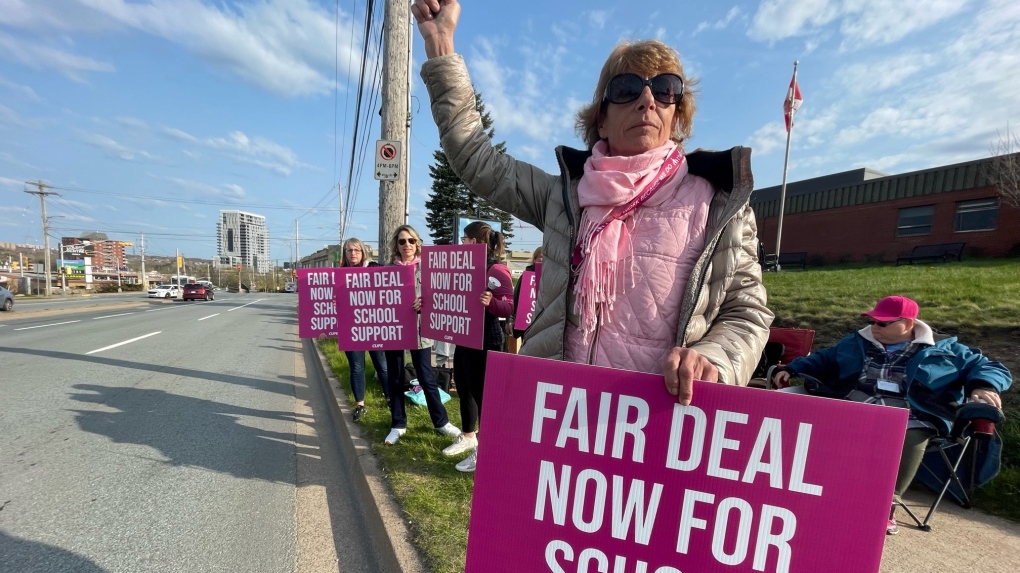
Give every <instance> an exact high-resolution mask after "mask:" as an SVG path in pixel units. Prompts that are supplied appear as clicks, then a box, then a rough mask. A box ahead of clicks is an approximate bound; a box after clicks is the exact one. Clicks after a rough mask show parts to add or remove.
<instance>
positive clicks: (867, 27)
mask: <svg viewBox="0 0 1020 573" xmlns="http://www.w3.org/2000/svg"><path fill="white" fill-rule="evenodd" d="M967 3H968V0H923V1H917V2H909V1H900V2H889V1H888V0H845V2H844V6H843V10H844V14H845V17H844V18H843V22H842V24H841V25H840V32H841V33H842V34H843V36H844V38H845V39H844V42H843V47H844V48H857V47H860V46H869V45H877V44H891V43H893V42H895V41H897V40H899V39H901V38H904V37H906V36H907V35H909V34H911V33H913V32H915V31H917V30H923V29H925V28H927V27H929V26H931V25H932V24H935V23H937V22H941V21H942V20H945V19H946V18H949V17H950V16H953V15H955V14H957V13H959V12H960V11H961V10H963V9H964V8H965V7H966V6H967Z"/></svg>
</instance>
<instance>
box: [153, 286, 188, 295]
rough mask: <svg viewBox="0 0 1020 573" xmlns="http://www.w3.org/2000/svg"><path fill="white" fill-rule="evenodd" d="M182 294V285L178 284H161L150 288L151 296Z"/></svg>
mask: <svg viewBox="0 0 1020 573" xmlns="http://www.w3.org/2000/svg"><path fill="white" fill-rule="evenodd" d="M179 296H181V287H179V286H177V285H159V286H157V287H156V288H153V289H149V298H177V297H179Z"/></svg>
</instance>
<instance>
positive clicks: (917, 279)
mask: <svg viewBox="0 0 1020 573" xmlns="http://www.w3.org/2000/svg"><path fill="white" fill-rule="evenodd" d="M765 284H766V286H767V287H768V291H769V307H770V308H772V310H773V311H774V312H775V313H776V323H775V324H776V325H777V326H789V327H802V328H813V329H815V330H816V341H815V342H816V347H820V346H824V345H828V344H832V343H834V342H835V341H837V340H839V339H840V338H841V337H842V336H844V335H845V334H847V333H849V332H851V331H853V330H856V329H857V328H859V327H860V325H861V321H860V317H859V313H860V312H861V311H863V310H867V309H870V308H871V307H872V306H873V305H874V303H875V301H876V300H878V299H879V298H881V297H883V296H885V295H889V294H903V295H906V296H909V297H911V298H913V299H914V300H916V301H918V303H919V304H920V306H921V318H922V319H923V320H924V321H926V322H928V323H929V324H931V325H932V326H933V327H935V328H936V330H938V331H941V332H946V333H951V334H958V335H959V336H960V337H961V342H963V343H964V344H968V345H972V346H976V347H979V348H981V349H982V350H983V351H984V352H985V353H986V354H988V355H989V356H990V357H992V358H993V359H996V360H1000V361H1002V362H1004V363H1005V364H1006V365H1007V366H1008V367H1009V368H1010V369H1011V370H1012V371H1013V372H1018V371H1020V350H1018V347H1020V344H1018V341H1020V305H1018V304H1017V301H1020V260H1017V259H997V260H984V261H966V262H962V263H949V264H940V265H913V266H901V267H892V266H874V265H871V266H865V265H850V266H840V267H825V268H822V269H810V270H806V271H790V272H783V273H767V274H766V275H765ZM320 347H321V348H322V349H323V351H324V352H325V353H326V355H327V357H328V358H329V360H330V364H331V365H332V367H333V371H334V372H335V373H336V375H337V377H338V379H339V380H341V382H342V384H343V386H344V387H345V388H347V381H348V371H347V361H346V358H345V357H344V355H343V353H342V352H339V351H337V349H336V341H335V340H325V341H322V342H320ZM367 368H368V370H369V372H368V378H369V382H368V384H367V386H368V388H367V390H366V404H367V406H368V414H367V415H366V416H365V417H364V418H363V419H362V421H361V422H360V423H361V424H362V425H363V426H364V428H365V430H366V431H367V433H368V436H369V438H370V439H371V441H372V443H373V447H372V449H373V453H374V454H375V455H376V456H377V457H378V458H379V460H380V463H381V465H382V467H383V468H384V473H385V475H386V478H387V479H388V480H389V482H390V484H391V486H392V488H393V491H394V492H395V494H396V497H397V500H398V501H399V503H400V504H401V505H402V506H403V508H404V511H405V513H406V517H407V520H408V521H409V522H410V526H411V530H412V534H413V536H414V542H415V544H416V545H417V546H418V547H419V548H420V549H421V551H422V553H423V554H424V556H425V559H426V560H427V561H428V566H429V568H430V569H431V570H432V571H433V572H434V573H455V572H458V573H459V572H462V571H463V570H464V559H465V555H466V546H467V528H468V518H469V515H470V505H471V491H472V487H473V485H474V477H473V474H461V473H459V472H457V471H456V470H455V469H454V467H453V466H454V464H455V463H456V462H457V461H459V460H460V459H462V458H463V457H465V456H459V457H457V458H453V459H449V458H445V457H444V456H443V455H442V453H441V451H440V450H442V448H443V447H445V446H446V445H447V444H448V443H450V440H449V438H444V437H441V436H439V435H437V434H436V433H435V432H434V431H433V430H432V423H431V421H430V420H429V417H428V413H427V411H426V410H425V408H424V407H416V406H412V405H409V406H408V415H409V420H408V432H407V434H405V436H404V437H403V438H401V441H400V444H399V447H386V446H384V445H383V438H384V437H385V436H386V433H387V432H388V431H389V424H390V416H389V410H388V409H387V408H386V404H385V402H384V400H383V397H382V392H381V390H380V389H379V385H378V384H377V383H373V382H372V377H373V372H372V366H371V361H368V363H367ZM1004 399H1005V402H1006V407H1005V411H1006V415H1007V422H1006V424H1004V425H1003V427H1002V428H1001V430H1002V433H1003V435H1004V440H1005V442H1006V444H1005V447H1004V458H1003V472H1002V473H1001V474H1000V475H999V477H998V478H996V479H995V481H993V482H992V483H991V484H989V485H988V486H986V487H985V488H983V489H982V490H981V491H980V492H979V496H978V499H977V505H978V506H979V507H982V508H984V509H986V510H988V511H991V512H993V513H998V514H1000V515H1004V516H1007V517H1010V518H1012V519H1015V520H1018V521H1020V397H1018V392H1017V391H1016V390H1010V391H1009V392H1007V393H1006V394H1005V395H1004ZM458 408H459V406H458V402H457V398H456V395H454V398H453V399H452V400H450V401H449V402H448V403H447V404H446V409H447V411H448V412H449V415H450V420H451V421H452V422H453V423H454V425H457V426H458V427H460V413H459V409H458Z"/></svg>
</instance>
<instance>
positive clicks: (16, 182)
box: [0, 177, 25, 189]
mask: <svg viewBox="0 0 1020 573" xmlns="http://www.w3.org/2000/svg"><path fill="white" fill-rule="evenodd" d="M0 185H4V186H5V187H17V188H18V189H21V188H22V187H24V186H25V180H24V179H11V178H10V177H0Z"/></svg>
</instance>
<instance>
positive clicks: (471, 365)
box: [443, 221, 514, 472]
mask: <svg viewBox="0 0 1020 573" xmlns="http://www.w3.org/2000/svg"><path fill="white" fill-rule="evenodd" d="M461 243H462V244H464V245H486V249H485V253H486V257H485V258H486V269H487V270H486V272H485V282H486V289H485V291H484V292H483V293H482V295H481V297H482V305H484V306H485V331H484V334H483V337H484V338H483V342H482V349H481V350H477V349H474V348H468V347H466V346H458V347H457V350H456V351H454V354H453V379H454V380H455V381H456V382H457V394H458V395H459V396H460V419H461V423H462V424H463V427H464V433H462V434H461V435H459V436H457V440H456V441H454V442H453V443H452V444H450V445H449V446H448V447H447V448H446V449H444V450H443V453H444V454H446V455H448V456H455V455H457V454H463V453H464V452H471V455H470V456H468V457H467V458H465V459H464V460H462V461H461V462H460V463H458V464H457V466H456V467H457V470H458V471H462V472H473V471H475V463H476V462H477V460H478V438H477V437H476V436H475V431H476V426H477V425H478V419H479V418H480V417H481V415H482V390H483V389H484V387H485V357H486V355H487V353H488V352H489V351H497V352H498V351H500V350H502V349H503V342H505V340H506V337H505V335H504V334H503V327H502V326H500V324H499V319H501V318H507V317H509V316H510V315H512V314H513V312H514V303H513V293H514V291H513V286H512V285H513V281H512V280H510V269H508V268H506V265H504V264H503V263H501V262H499V261H500V259H502V258H503V251H504V249H505V248H506V247H505V245H504V244H503V233H499V232H496V231H493V230H492V227H490V226H489V224H488V223H485V222H484V221H475V222H474V223H471V224H469V225H468V226H467V227H464V236H463V237H461Z"/></svg>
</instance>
